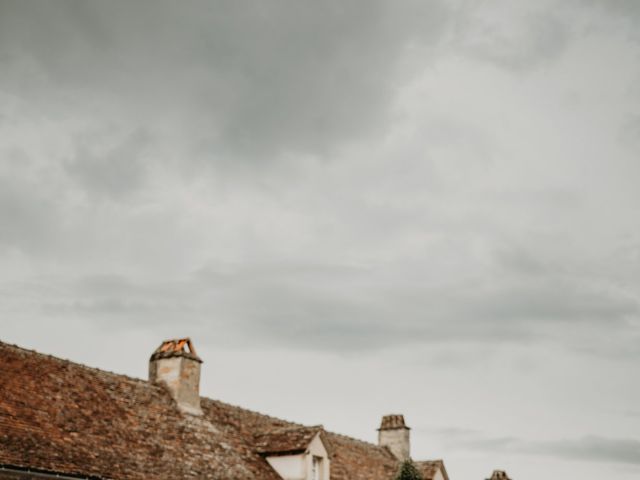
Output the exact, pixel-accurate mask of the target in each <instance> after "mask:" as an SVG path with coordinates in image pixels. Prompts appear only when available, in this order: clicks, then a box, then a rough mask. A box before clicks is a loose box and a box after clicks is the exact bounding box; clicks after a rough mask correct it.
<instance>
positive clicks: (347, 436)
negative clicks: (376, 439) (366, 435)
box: [327, 431, 390, 451]
mask: <svg viewBox="0 0 640 480" xmlns="http://www.w3.org/2000/svg"><path fill="white" fill-rule="evenodd" d="M327 433H329V434H331V435H335V436H336V437H340V438H343V439H345V440H350V441H352V442H356V443H362V444H364V445H365V446H367V447H375V448H379V449H382V450H388V449H387V448H386V447H383V446H381V445H376V444H375V443H373V442H368V441H366V440H362V439H360V438H355V437H351V436H349V435H345V434H343V433H337V432H332V431H327ZM389 451H390V450H389Z"/></svg>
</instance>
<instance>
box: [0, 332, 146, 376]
mask: <svg viewBox="0 0 640 480" xmlns="http://www.w3.org/2000/svg"><path fill="white" fill-rule="evenodd" d="M1 346H5V347H9V348H13V349H14V350H19V351H22V352H24V353H29V354H32V355H37V356H39V357H45V358H48V359H51V360H55V361H56V362H61V363H66V364H71V365H73V366H75V367H80V368H84V369H85V370H89V371H92V372H98V373H102V374H107V375H111V376H114V377H121V378H123V379H125V380H128V381H130V382H134V383H144V384H146V385H152V386H153V385H154V384H153V383H151V382H149V381H148V380H145V379H144V378H138V377H132V376H130V375H127V374H126V373H117V372H112V371H111V370H104V369H102V368H97V367H91V366H89V365H85V364H84V363H80V362H76V361H74V360H70V359H68V358H62V357H56V356H55V355H52V354H50V353H43V352H39V351H37V350H35V349H32V348H25V347H21V346H20V345H16V344H15V343H7V342H3V341H2V340H0V347H1Z"/></svg>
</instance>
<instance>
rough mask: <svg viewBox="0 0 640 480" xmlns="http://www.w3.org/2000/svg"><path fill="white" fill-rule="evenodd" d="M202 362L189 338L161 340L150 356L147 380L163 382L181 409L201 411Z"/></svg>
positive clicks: (195, 413) (189, 411)
mask: <svg viewBox="0 0 640 480" xmlns="http://www.w3.org/2000/svg"><path fill="white" fill-rule="evenodd" d="M201 363H202V360H200V358H199V357H198V355H196V351H195V349H194V348H193V345H192V343H191V340H190V339H188V338H180V339H176V340H167V341H164V342H162V345H160V346H159V347H158V348H157V349H156V351H155V352H153V355H151V358H150V359H149V381H150V382H153V383H164V384H165V385H166V386H167V388H168V389H169V392H170V393H171V396H172V397H173V399H174V400H175V401H176V405H177V406H178V408H179V409H180V410H181V411H183V412H185V413H189V414H191V415H202V410H201V408H200V364H201Z"/></svg>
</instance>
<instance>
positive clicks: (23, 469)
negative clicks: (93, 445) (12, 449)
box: [0, 463, 107, 480]
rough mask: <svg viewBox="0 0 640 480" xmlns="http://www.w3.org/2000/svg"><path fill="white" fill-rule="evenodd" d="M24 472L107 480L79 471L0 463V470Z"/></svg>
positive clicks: (37, 475)
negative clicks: (62, 470) (79, 472)
mask: <svg viewBox="0 0 640 480" xmlns="http://www.w3.org/2000/svg"><path fill="white" fill-rule="evenodd" d="M2 471H5V472H23V473H28V474H29V475H31V476H33V477H41V478H51V477H55V478H61V479H78V478H80V479H85V480H107V477H98V476H95V475H90V476H87V475H81V474H77V473H62V472H56V471H54V470H45V469H43V468H32V467H22V466H20V465H8V464H3V463H0V472H2Z"/></svg>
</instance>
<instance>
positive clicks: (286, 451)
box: [255, 426, 331, 480]
mask: <svg viewBox="0 0 640 480" xmlns="http://www.w3.org/2000/svg"><path fill="white" fill-rule="evenodd" d="M327 445H328V444H327V440H326V436H325V434H324V430H323V428H322V426H316V427H294V428H286V429H282V430H273V431H271V432H268V433H264V434H261V435H257V436H256V437H255V447H256V452H257V453H259V454H260V455H262V456H263V457H264V458H265V460H266V461H267V462H268V463H269V465H271V467H273V469H274V470H275V471H276V472H277V473H278V474H279V475H280V477H281V478H282V479H283V480H329V479H330V476H331V474H330V469H331V465H330V461H329V451H328V449H327Z"/></svg>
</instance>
